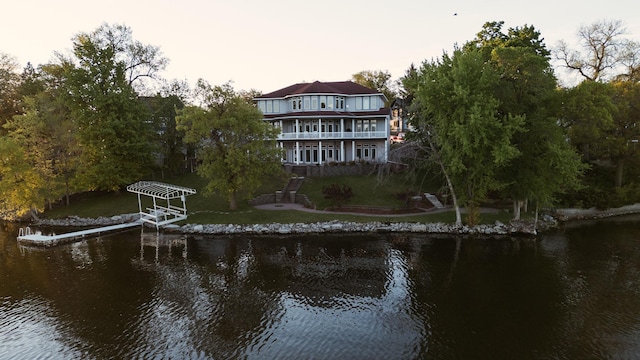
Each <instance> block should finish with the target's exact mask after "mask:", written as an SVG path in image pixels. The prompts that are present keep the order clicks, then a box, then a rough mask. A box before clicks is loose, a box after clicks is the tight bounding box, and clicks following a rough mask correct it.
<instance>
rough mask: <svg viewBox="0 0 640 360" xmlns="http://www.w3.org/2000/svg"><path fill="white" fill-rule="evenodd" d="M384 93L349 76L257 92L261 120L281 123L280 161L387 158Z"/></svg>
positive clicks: (303, 162)
mask: <svg viewBox="0 0 640 360" xmlns="http://www.w3.org/2000/svg"><path fill="white" fill-rule="evenodd" d="M385 100H386V97H385V96H384V95H383V94H382V93H380V92H378V91H375V90H372V89H369V88H367V87H365V86H362V85H359V84H356V83H354V82H351V81H341V82H319V81H315V82H313V83H299V84H294V85H291V86H288V87H286V88H283V89H280V90H276V91H274V92H271V93H268V94H264V95H262V96H259V97H256V98H255V99H254V101H255V102H256V104H257V106H258V108H259V109H260V110H261V111H262V113H263V114H264V120H265V121H268V122H270V123H271V124H273V126H276V127H278V128H280V130H281V133H280V135H279V136H278V139H277V141H278V146H280V147H281V148H282V149H283V150H284V151H283V154H284V155H283V159H282V161H283V163H285V164H293V165H312V164H317V165H322V164H328V163H349V162H368V163H379V162H386V161H387V153H388V149H389V119H390V111H389V108H387V107H385V106H384V104H385Z"/></svg>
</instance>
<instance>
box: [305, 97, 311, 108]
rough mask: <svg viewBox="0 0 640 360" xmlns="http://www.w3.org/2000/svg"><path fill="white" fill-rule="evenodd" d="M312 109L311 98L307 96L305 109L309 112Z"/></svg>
mask: <svg viewBox="0 0 640 360" xmlns="http://www.w3.org/2000/svg"><path fill="white" fill-rule="evenodd" d="M310 107H311V99H310V98H309V96H305V97H304V109H305V110H309V108H310Z"/></svg>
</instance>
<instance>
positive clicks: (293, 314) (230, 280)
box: [0, 217, 640, 359]
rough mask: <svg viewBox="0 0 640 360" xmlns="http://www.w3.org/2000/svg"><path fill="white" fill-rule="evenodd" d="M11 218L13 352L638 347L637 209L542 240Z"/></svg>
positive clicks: (194, 355) (210, 355)
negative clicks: (198, 232) (127, 226)
mask: <svg viewBox="0 0 640 360" xmlns="http://www.w3.org/2000/svg"><path fill="white" fill-rule="evenodd" d="M16 233H17V229H15V228H13V227H5V228H4V229H0V359H34V358H52V359H58V358H60V359H76V358H84V359H106V358H122V359H130V358H141V359H149V358H154V359H161V358H167V359H181V358H189V359H237V358H240V359H606V358H612V359H629V358H640V217H625V218H617V219H615V220H606V221H599V222H592V223H583V224H572V226H571V227H570V228H565V229H562V230H559V231H557V232H554V233H552V234H546V235H544V236H541V237H540V238H539V239H538V240H537V241H532V240H522V239H521V240H511V239H484V240H481V239H456V238H454V237H449V238H445V237H432V236H424V235H419V236H418V235H411V234H408V235H384V236H322V237H287V238H276V237H268V238H267V237H260V238H258V237H253V238H249V237H235V238H229V237H192V236H189V237H180V236H174V237H168V236H165V237H162V238H158V237H156V236H155V233H154V232H153V231H149V230H146V231H145V233H144V235H142V234H141V231H140V230H139V229H138V230H133V231H129V232H126V233H121V234H116V235H112V236H107V237H103V238H101V239H91V240H88V241H84V242H78V243H74V244H69V245H63V246H59V247H56V248H51V249H40V248H25V247H20V246H18V245H17V243H16V239H15V234H16Z"/></svg>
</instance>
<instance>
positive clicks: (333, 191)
mask: <svg viewBox="0 0 640 360" xmlns="http://www.w3.org/2000/svg"><path fill="white" fill-rule="evenodd" d="M322 194H324V198H325V199H329V200H331V202H332V203H333V205H334V206H338V207H340V206H342V205H343V204H344V203H347V202H349V200H351V198H352V197H353V196H354V194H353V189H351V186H349V185H346V184H342V186H340V185H338V184H331V185H327V186H324V187H323V188H322Z"/></svg>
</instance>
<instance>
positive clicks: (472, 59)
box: [398, 21, 640, 223]
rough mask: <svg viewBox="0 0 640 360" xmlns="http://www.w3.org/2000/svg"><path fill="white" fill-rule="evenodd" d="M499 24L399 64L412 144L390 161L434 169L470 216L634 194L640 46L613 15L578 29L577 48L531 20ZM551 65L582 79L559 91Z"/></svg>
mask: <svg viewBox="0 0 640 360" xmlns="http://www.w3.org/2000/svg"><path fill="white" fill-rule="evenodd" d="M502 26H503V23H502V22H490V23H486V24H485V25H484V27H483V29H482V31H480V32H479V33H478V34H477V37H476V38H475V39H473V40H471V41H469V42H467V43H466V44H464V45H463V46H456V47H455V49H454V50H453V52H452V53H451V54H448V53H445V54H444V55H442V57H441V58H439V59H435V60H431V61H425V62H423V63H422V64H421V66H419V67H418V68H416V67H415V66H413V65H412V66H411V67H410V68H409V70H407V72H406V74H405V76H404V77H403V78H402V79H401V81H402V85H403V86H402V87H403V90H404V91H405V95H406V99H405V100H406V101H405V102H406V103H407V104H409V105H408V107H407V108H406V109H405V111H407V115H408V118H409V122H410V124H411V125H412V126H413V127H414V131H413V132H412V133H411V134H410V135H409V136H408V139H409V140H412V141H408V142H407V143H406V144H405V145H404V146H405V147H406V148H410V149H412V151H407V150H406V149H405V150H404V151H402V152H398V154H404V155H398V156H399V157H400V158H402V157H403V156H404V159H403V161H405V162H408V161H411V162H412V163H413V164H414V165H415V168H425V167H434V165H435V167H436V168H438V169H439V170H441V173H442V174H443V175H444V178H445V180H446V181H447V184H448V188H449V194H450V195H451V196H452V198H453V201H454V204H456V205H458V203H459V204H460V205H459V206H464V207H466V208H467V210H468V214H469V215H468V219H467V220H468V222H469V223H474V222H475V221H476V220H477V214H478V211H477V210H478V206H480V205H481V204H483V203H485V202H486V201H488V200H489V199H493V200H495V199H498V200H510V201H511V202H512V203H513V209H514V217H515V218H516V219H518V218H519V216H520V209H521V208H522V207H523V206H525V205H526V204H528V203H531V204H533V205H535V206H552V205H554V204H558V203H561V204H562V205H565V206H582V207H592V206H596V207H600V208H606V207H610V206H616V205H621V204H628V203H632V202H636V201H640V181H639V180H640V178H639V177H638V176H639V175H640V172H639V171H638V169H640V167H638V166H637V165H638V164H639V161H640V157H639V155H640V144H638V141H639V140H640V127H639V125H640V124H638V122H639V120H640V84H639V83H638V81H639V80H640V70H639V69H640V67H639V66H640V45H639V44H638V43H637V42H634V41H631V40H628V39H625V38H623V37H622V35H623V34H624V28H623V27H622V24H621V23H620V22H615V21H614V22H599V23H596V24H594V25H591V26H587V27H584V28H582V29H580V32H579V33H580V34H581V37H582V38H581V39H580V40H581V42H580V43H581V44H582V45H583V47H582V48H581V49H577V50H570V49H569V48H568V47H567V45H566V44H565V43H560V44H559V45H558V47H557V48H556V49H553V50H549V49H547V47H546V45H545V44H544V42H543V39H542V37H541V34H540V33H539V32H538V31H536V30H535V28H534V27H533V26H523V27H516V28H510V29H508V30H507V31H506V32H505V31H504V30H503V29H502ZM552 60H556V61H560V62H561V63H562V64H563V66H564V67H566V68H568V69H571V70H573V71H575V72H576V73H577V74H579V76H581V77H582V78H583V81H581V82H580V83H579V84H578V85H577V86H574V87H571V88H563V87H561V86H559V84H558V80H557V78H556V76H555V73H554V68H553V66H552V64H551V62H552ZM407 154H410V156H407ZM459 206H456V208H459ZM457 221H458V222H460V221H461V219H460V215H459V213H458V218H457Z"/></svg>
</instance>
